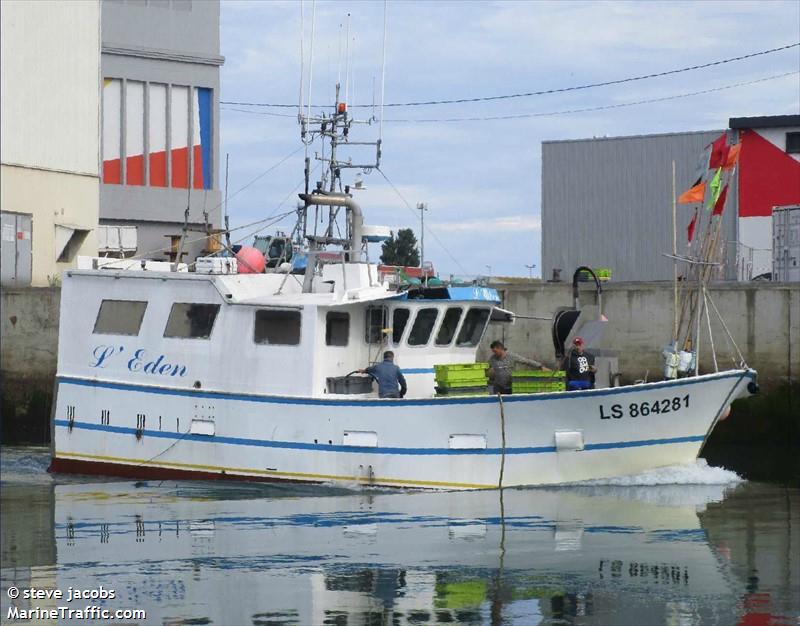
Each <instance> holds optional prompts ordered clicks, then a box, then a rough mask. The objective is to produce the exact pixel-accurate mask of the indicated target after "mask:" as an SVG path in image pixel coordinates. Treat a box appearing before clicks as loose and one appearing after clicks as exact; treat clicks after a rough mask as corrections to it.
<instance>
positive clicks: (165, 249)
mask: <svg viewBox="0 0 800 626" xmlns="http://www.w3.org/2000/svg"><path fill="white" fill-rule="evenodd" d="M292 213H294V211H287V212H286V213H283V214H281V215H275V214H273V215H270V216H269V217H265V218H264V219H261V220H256V221H255V222H250V223H249V224H244V225H243V226H237V227H236V228H230V229H227V230H223V231H220V233H219V234H222V233H226V232H227V233H232V232H235V231H237V230H242V229H243V228H249V227H250V226H255V225H256V224H261V223H262V222H268V221H269V220H271V219H278V221H280V220H282V219H284V218H285V217H288V216H289V215H291V214H292ZM269 226H270V224H268V225H267V227H269ZM209 237H213V235H203V236H202V237H197V238H196V239H189V240H187V241H185V242H184V243H185V244H187V245H188V244H191V243H197V242H198V241H205V240H207V239H209ZM171 249H172V247H171V246H165V247H163V248H157V249H155V250H149V251H147V252H140V253H139V254H135V255H133V256H131V257H126V258H125V259H111V258H109V262H117V261H120V260H124V261H135V260H141V259H143V258H144V257H148V256H150V255H153V254H158V253H159V252H169V251H170V250H171ZM100 265H102V264H100Z"/></svg>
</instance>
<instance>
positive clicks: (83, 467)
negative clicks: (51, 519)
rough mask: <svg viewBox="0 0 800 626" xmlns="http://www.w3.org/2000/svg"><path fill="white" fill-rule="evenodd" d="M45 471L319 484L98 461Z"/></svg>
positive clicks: (63, 462) (64, 463) (56, 462)
mask: <svg viewBox="0 0 800 626" xmlns="http://www.w3.org/2000/svg"><path fill="white" fill-rule="evenodd" d="M47 471H48V472H49V473H51V474H83V475H87V476H113V477H116V478H136V479H145V480H236V481H246V482H262V483H264V482H265V483H297V484H320V483H319V481H309V480H288V479H286V478H271V477H269V476H238V475H233V474H225V473H217V472H200V471H195V470H182V469H172V468H167V467H148V466H145V465H122V464H120V463H103V462H101V461H80V460H76V459H58V458H54V459H52V460H51V461H50V467H48V468H47Z"/></svg>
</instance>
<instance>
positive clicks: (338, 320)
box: [325, 311, 350, 346]
mask: <svg viewBox="0 0 800 626" xmlns="http://www.w3.org/2000/svg"><path fill="white" fill-rule="evenodd" d="M349 338H350V314H349V313H342V312H339V311H329V312H328V314H327V315H326V316H325V345H328V346H346V345H347V340H348V339H349Z"/></svg>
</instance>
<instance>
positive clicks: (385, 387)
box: [358, 350, 408, 398]
mask: <svg viewBox="0 0 800 626" xmlns="http://www.w3.org/2000/svg"><path fill="white" fill-rule="evenodd" d="M358 371H359V372H361V373H362V374H369V375H370V376H372V377H373V378H374V379H375V380H376V381H377V382H378V397H379V398H402V397H403V396H405V395H406V391H407V390H408V386H407V385H406V378H405V376H403V372H402V371H400V368H399V367H397V365H395V364H394V352H392V351H391V350H387V351H386V352H384V353H383V362H382V363H376V364H375V365H370V366H369V367H368V368H367V369H363V370H358ZM398 387H399V391H398Z"/></svg>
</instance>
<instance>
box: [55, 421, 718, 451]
mask: <svg viewBox="0 0 800 626" xmlns="http://www.w3.org/2000/svg"><path fill="white" fill-rule="evenodd" d="M55 424H56V426H58V427H61V428H69V422H68V421H67V420H62V419H57V420H55ZM72 427H73V428H75V429H80V430H93V431H101V432H107V433H113V434H118V435H135V434H136V432H137V431H136V429H135V428H128V427H125V426H107V425H105V424H89V423H87V422H73V425H72ZM143 436H145V437H154V438H158V439H173V440H185V441H196V442H199V443H215V444H225V445H234V446H257V447H261V448H281V449H287V450H313V451H315V452H356V453H360V454H402V455H412V456H429V455H456V456H464V455H476V454H477V455H487V454H488V455H500V454H502V453H503V451H502V449H501V448H486V449H485V450H453V449H450V448H391V447H375V448H367V447H362V446H340V445H325V444H318V443H302V442H294V441H268V440H264V439H246V438H243V437H221V436H218V435H215V436H206V435H192V434H190V433H185V434H181V433H171V432H165V431H161V430H145V431H144V432H143ZM704 439H705V436H703V435H691V436H688V437H670V438H668V439H641V440H639V441H614V442H607V443H590V444H587V445H586V448H585V450H614V449H618V448H639V447H642V446H660V445H666V444H673V443H696V442H702V441H703V440H704ZM555 451H556V448H555V446H535V447H523V448H506V451H505V453H506V454H507V455H508V454H542V453H546V452H555Z"/></svg>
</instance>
